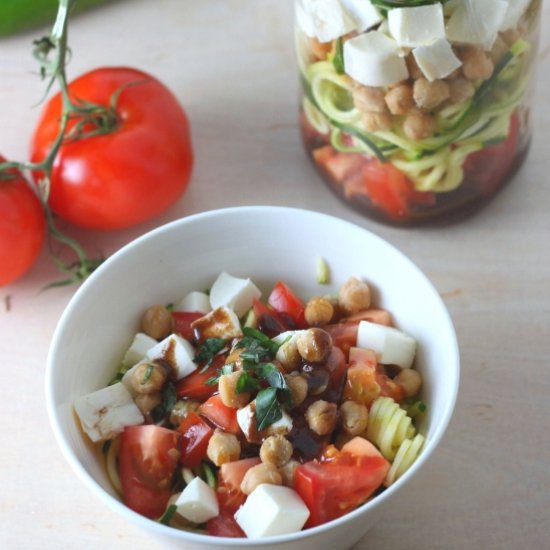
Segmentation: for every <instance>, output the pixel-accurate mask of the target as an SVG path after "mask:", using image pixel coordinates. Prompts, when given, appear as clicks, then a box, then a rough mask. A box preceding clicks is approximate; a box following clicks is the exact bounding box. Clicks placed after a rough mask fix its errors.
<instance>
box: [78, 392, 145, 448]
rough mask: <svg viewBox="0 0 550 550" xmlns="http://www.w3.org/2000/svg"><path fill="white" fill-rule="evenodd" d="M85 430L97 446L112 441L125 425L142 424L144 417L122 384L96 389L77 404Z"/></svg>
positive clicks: (79, 399)
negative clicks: (98, 443) (108, 440)
mask: <svg viewBox="0 0 550 550" xmlns="http://www.w3.org/2000/svg"><path fill="white" fill-rule="evenodd" d="M74 408H75V411H76V414H77V415H78V418H79V419H80V423H81V425H82V429H83V430H84V431H85V432H86V433H87V434H88V436H89V438H90V439H91V440H92V441H93V442H94V443H95V442H97V441H105V440H107V439H112V438H113V437H115V436H116V435H118V434H119V433H121V432H122V430H124V428H125V427H126V426H135V425H137V424H142V423H143V420H144V419H143V415H142V414H141V411H140V410H139V409H138V408H137V405H136V404H135V403H134V400H133V399H132V396H131V395H130V393H129V392H128V390H127V389H126V388H125V386H124V385H123V384H121V383H120V382H119V383H117V384H113V385H112V386H107V387H106V388H102V389H101V390H97V391H95V392H93V393H90V394H88V395H84V396H83V397H79V398H78V399H76V400H75V402H74Z"/></svg>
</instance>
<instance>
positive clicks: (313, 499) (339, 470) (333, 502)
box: [294, 442, 390, 527]
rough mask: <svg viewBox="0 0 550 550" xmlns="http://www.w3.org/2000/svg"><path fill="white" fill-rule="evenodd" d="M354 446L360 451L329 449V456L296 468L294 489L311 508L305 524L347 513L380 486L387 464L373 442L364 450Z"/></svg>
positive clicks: (318, 523) (361, 447) (323, 521)
mask: <svg viewBox="0 0 550 550" xmlns="http://www.w3.org/2000/svg"><path fill="white" fill-rule="evenodd" d="M367 443H368V442H367ZM357 449H359V450H360V452H361V454H356V453H355V452H352V451H355V447H352V448H350V449H349V451H344V449H342V451H341V452H340V451H337V450H336V449H335V448H331V458H329V459H327V460H324V461H318V460H311V461H309V462H306V463H304V464H301V465H300V466H298V467H297V468H296V471H295V473H294V489H295V490H296V491H297V492H298V494H299V495H300V497H301V498H302V500H303V501H304V502H305V504H306V506H307V507H308V508H309V511H310V516H309V518H308V520H307V522H306V525H305V527H314V526H316V525H321V524H322V523H326V522H327V521H330V520H333V519H336V518H338V517H340V516H343V515H344V514H347V513H348V512H350V511H351V510H353V509H354V508H356V507H357V506H359V505H361V504H363V503H364V502H366V500H367V499H368V498H369V497H370V496H371V495H372V493H373V492H374V491H376V489H378V487H380V485H381V484H382V482H383V481H384V478H385V477H386V474H387V473H388V470H389V468H390V463H389V462H388V461H387V460H386V459H385V458H384V457H383V456H382V455H381V454H380V453H379V452H378V451H376V449H374V447H372V445H370V446H367V447H365V449H363V446H359V445H358V446H357ZM373 449H374V450H373ZM364 450H365V452H363V451H364Z"/></svg>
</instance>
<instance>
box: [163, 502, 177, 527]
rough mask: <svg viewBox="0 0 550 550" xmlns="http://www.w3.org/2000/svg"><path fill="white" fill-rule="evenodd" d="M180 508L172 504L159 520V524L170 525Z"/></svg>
mask: <svg viewBox="0 0 550 550" xmlns="http://www.w3.org/2000/svg"><path fill="white" fill-rule="evenodd" d="M177 509H178V507H177V506H176V505H175V504H170V506H168V508H166V511H165V512H164V514H162V516H161V517H160V519H159V523H162V524H163V525H170V521H171V519H172V517H173V516H174V514H175V513H176V510H177Z"/></svg>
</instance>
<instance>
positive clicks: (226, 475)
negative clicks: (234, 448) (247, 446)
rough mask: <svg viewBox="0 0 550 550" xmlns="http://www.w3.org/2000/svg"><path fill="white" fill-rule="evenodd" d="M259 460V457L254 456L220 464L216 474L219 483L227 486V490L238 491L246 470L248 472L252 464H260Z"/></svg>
mask: <svg viewBox="0 0 550 550" xmlns="http://www.w3.org/2000/svg"><path fill="white" fill-rule="evenodd" d="M260 462H261V460H260V458H259V457H257V456H255V457H252V458H243V459H241V460H235V461H233V462H226V463H225V464H222V465H221V466H220V471H219V474H218V477H219V482H220V484H221V485H223V486H224V487H227V488H228V489H229V490H234V491H240V487H241V482H242V480H243V478H244V476H245V474H246V472H248V470H250V468H252V466H256V465H257V464H260Z"/></svg>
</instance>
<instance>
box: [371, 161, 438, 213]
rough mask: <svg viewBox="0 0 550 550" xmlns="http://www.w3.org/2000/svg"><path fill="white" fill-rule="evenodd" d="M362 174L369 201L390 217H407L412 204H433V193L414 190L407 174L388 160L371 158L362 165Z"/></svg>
mask: <svg viewBox="0 0 550 550" xmlns="http://www.w3.org/2000/svg"><path fill="white" fill-rule="evenodd" d="M363 176H364V178H365V188H366V191H367V194H368V196H369V199H370V201H371V202H372V204H373V205H374V206H376V207H378V208H380V209H382V210H383V211H384V212H385V213H386V214H387V215H388V216H389V217H391V218H394V219H396V218H405V217H407V216H408V215H409V213H410V207H411V205H414V204H421V205H427V206H430V205H433V204H435V200H436V197H435V194H434V193H432V192H420V191H416V190H415V189H414V187H413V185H412V183H411V181H410V180H409V179H408V178H407V176H405V174H403V172H401V171H400V170H399V169H397V168H396V167H395V166H394V165H393V164H391V163H389V162H386V163H382V162H380V161H378V160H376V159H372V160H371V161H370V162H368V163H366V164H365V165H364V167H363Z"/></svg>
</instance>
